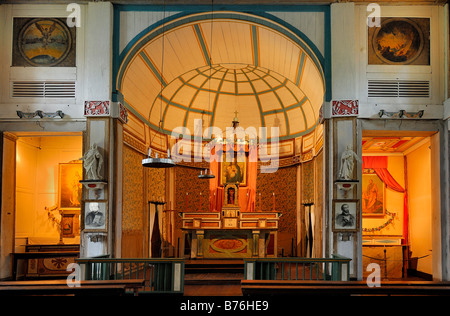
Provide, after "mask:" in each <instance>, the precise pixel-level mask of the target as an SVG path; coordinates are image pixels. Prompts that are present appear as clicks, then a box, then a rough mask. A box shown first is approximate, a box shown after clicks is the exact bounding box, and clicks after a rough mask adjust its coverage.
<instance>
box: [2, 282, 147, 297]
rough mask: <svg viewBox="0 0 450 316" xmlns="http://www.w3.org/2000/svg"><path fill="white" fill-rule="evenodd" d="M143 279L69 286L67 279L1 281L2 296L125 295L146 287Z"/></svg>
mask: <svg viewBox="0 0 450 316" xmlns="http://www.w3.org/2000/svg"><path fill="white" fill-rule="evenodd" d="M144 283H145V280H143V279H127V280H85V281H79V286H75V285H76V284H73V283H71V282H69V284H71V285H73V286H69V285H68V284H67V281H66V280H36V281H4V282H0V296H2V295H3V296H4V295H101V296H105V295H108V296H109V295H125V294H126V293H127V290H132V291H133V294H134V295H135V296H136V295H138V292H139V289H141V288H143V287H144Z"/></svg>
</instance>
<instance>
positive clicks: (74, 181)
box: [58, 161, 83, 210]
mask: <svg viewBox="0 0 450 316" xmlns="http://www.w3.org/2000/svg"><path fill="white" fill-rule="evenodd" d="M82 179H83V164H82V163H81V161H80V162H78V161H77V162H71V163H60V164H59V186H58V208H59V209H60V210H79V209H80V208H81V192H82V187H83V186H82V184H81V183H80V180H82Z"/></svg>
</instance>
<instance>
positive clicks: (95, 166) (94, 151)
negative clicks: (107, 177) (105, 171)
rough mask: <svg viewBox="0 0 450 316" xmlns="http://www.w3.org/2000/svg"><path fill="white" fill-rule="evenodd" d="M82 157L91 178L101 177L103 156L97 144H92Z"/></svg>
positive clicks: (97, 178) (87, 173)
mask: <svg viewBox="0 0 450 316" xmlns="http://www.w3.org/2000/svg"><path fill="white" fill-rule="evenodd" d="M80 159H81V160H83V161H84V163H83V167H84V169H85V170H86V175H87V178H88V179H89V180H99V179H101V175H100V170H101V169H102V165H103V157H102V155H101V154H100V152H99V151H98V148H97V144H95V143H94V144H92V145H91V147H89V150H88V151H87V152H86V153H85V154H84V155H83V157H81V158H80Z"/></svg>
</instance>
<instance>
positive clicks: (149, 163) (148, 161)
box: [142, 3, 175, 168]
mask: <svg viewBox="0 0 450 316" xmlns="http://www.w3.org/2000/svg"><path fill="white" fill-rule="evenodd" d="M163 12H164V13H163V14H164V15H163V20H162V21H163V25H162V28H163V32H162V54H161V90H160V93H159V97H160V111H159V126H158V131H157V132H156V133H155V135H153V137H152V139H151V141H150V146H149V149H148V157H147V158H145V159H143V160H142V165H143V166H144V167H147V168H172V167H174V166H175V162H174V161H173V160H172V159H171V158H170V150H169V149H167V157H166V158H164V157H158V152H156V153H155V157H152V156H151V155H152V143H153V139H154V138H155V136H156V134H158V133H161V134H162V98H163V96H162V91H163V82H162V78H164V76H163V74H164V33H165V20H166V6H165V3H164V8H163ZM167 146H168V145H167ZM161 147H162V140H161Z"/></svg>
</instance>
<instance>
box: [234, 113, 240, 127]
mask: <svg viewBox="0 0 450 316" xmlns="http://www.w3.org/2000/svg"><path fill="white" fill-rule="evenodd" d="M237 115H238V111H237V110H236V111H234V119H233V128H236V127H238V125H239V119H238V117H237Z"/></svg>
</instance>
